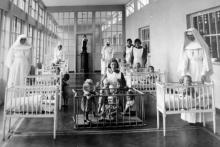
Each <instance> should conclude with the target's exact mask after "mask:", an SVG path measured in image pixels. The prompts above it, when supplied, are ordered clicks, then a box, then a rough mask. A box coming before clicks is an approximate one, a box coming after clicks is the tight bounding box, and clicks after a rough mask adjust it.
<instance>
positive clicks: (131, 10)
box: [126, 0, 134, 17]
mask: <svg viewBox="0 0 220 147" xmlns="http://www.w3.org/2000/svg"><path fill="white" fill-rule="evenodd" d="M132 13H134V1H133V0H132V1H130V2H129V3H128V4H127V5H126V16H127V17H128V16H129V15H131V14H132Z"/></svg>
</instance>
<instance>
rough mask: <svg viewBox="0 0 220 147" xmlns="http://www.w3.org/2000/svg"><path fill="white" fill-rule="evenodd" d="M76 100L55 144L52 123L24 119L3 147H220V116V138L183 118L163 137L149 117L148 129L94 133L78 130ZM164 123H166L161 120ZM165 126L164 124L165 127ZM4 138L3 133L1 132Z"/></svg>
mask: <svg viewBox="0 0 220 147" xmlns="http://www.w3.org/2000/svg"><path fill="white" fill-rule="evenodd" d="M88 77H89V78H92V79H93V80H94V81H99V79H100V74H88V75H73V74H71V79H70V84H71V86H72V87H73V88H80V87H81V85H82V82H83V81H84V80H85V79H86V78H88ZM2 112H3V107H0V125H1V126H0V130H2ZM72 115H73V107H72V100H71V99H70V100H69V107H68V109H62V110H61V111H59V113H58V129H57V139H56V140H53V137H52V131H53V121H52V119H22V121H21V124H20V126H19V127H18V128H17V129H16V130H15V132H14V134H13V135H12V136H11V137H10V138H9V139H8V140H6V141H5V142H1V141H0V147H1V146H3V147H14V146H16V147H32V146H33V147H38V146H39V147H44V146H48V147H49V146H52V147H58V146H62V147H64V146H65V147H68V146H71V147H72V146H73V147H74V146H75V147H78V146H80V147H81V146H82V147H87V146H96V147H99V146H100V147H102V146H106V147H110V146H114V147H117V146H120V147H123V146H125V147H130V146H149V147H154V146H155V147H159V146H168V147H172V146H175V147H176V146H180V147H181V146H184V147H185V146H190V147H197V146H199V147H203V146H213V147H219V146H220V114H217V117H216V119H217V134H215V135H214V134H213V133H212V123H208V124H207V127H206V128H203V127H200V126H191V125H189V124H188V123H186V122H184V121H182V120H181V119H180V115H171V116H168V117H167V136H166V137H164V136H163V132H162V130H161V129H160V130H157V129H156V118H155V117H151V118H150V117H148V118H147V119H146V122H145V123H146V125H145V126H144V127H141V128H132V129H121V130H119V129H111V130H110V129H109V130H103V129H90V130H85V129H84V130H76V129H74V123H73V120H72ZM161 121H162V119H161ZM161 124H162V123H161ZM0 137H2V131H1V132H0Z"/></svg>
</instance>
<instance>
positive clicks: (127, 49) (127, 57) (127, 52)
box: [124, 38, 134, 66]
mask: <svg viewBox="0 0 220 147" xmlns="http://www.w3.org/2000/svg"><path fill="white" fill-rule="evenodd" d="M133 47H134V45H133V44H132V40H131V39H130V38H128V39H127V45H126V47H125V52H124V58H125V62H126V64H127V65H129V66H131V64H132V56H131V55H132V50H133Z"/></svg>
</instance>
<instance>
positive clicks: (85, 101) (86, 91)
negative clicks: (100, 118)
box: [81, 79, 96, 123]
mask: <svg viewBox="0 0 220 147" xmlns="http://www.w3.org/2000/svg"><path fill="white" fill-rule="evenodd" d="M95 96H96V93H95V91H94V84H93V81H92V80H91V79H87V80H86V81H85V82H84V84H83V97H82V100H81V109H82V111H83V112H84V122H85V123H88V122H90V120H89V113H90V112H93V115H94V116H96V113H95V110H96V102H95Z"/></svg>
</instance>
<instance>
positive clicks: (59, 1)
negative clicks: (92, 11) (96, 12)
mask: <svg viewBox="0 0 220 147" xmlns="http://www.w3.org/2000/svg"><path fill="white" fill-rule="evenodd" d="M129 1H130V0H43V2H44V4H45V5H46V7H52V6H88V5H122V4H126V3H128V2H129Z"/></svg>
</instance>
